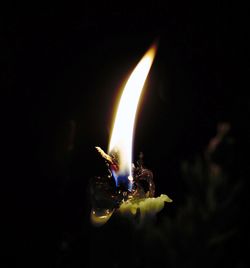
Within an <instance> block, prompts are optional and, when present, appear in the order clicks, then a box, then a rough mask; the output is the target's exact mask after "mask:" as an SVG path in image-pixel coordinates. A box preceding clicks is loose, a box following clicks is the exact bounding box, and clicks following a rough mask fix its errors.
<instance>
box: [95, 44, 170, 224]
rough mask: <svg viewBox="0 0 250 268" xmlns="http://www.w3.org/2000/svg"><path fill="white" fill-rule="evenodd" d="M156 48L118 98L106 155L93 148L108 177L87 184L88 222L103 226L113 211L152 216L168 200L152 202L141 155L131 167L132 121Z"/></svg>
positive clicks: (152, 188) (150, 182)
mask: <svg viewBox="0 0 250 268" xmlns="http://www.w3.org/2000/svg"><path fill="white" fill-rule="evenodd" d="M156 50H157V46H156V44H154V45H152V46H151V47H150V48H149V50H148V51H147V52H146V54H145V55H144V56H143V58H142V59H141V60H140V62H139V63H138V64H137V66H136V67H135V69H134V70H133V72H132V74H131V75H130V77H129V79H128V81H127V83H126V85H125V87H124V89H123V92H122V95H121V98H120V102H119V105H118V109H117V112H116V117H115V121H114V126H113V130H112V135H111V139H110V144H109V149H108V154H107V153H105V152H104V151H103V150H102V149H101V148H100V147H96V149H97V151H98V152H99V153H100V155H101V156H102V157H103V158H104V159H105V161H106V163H107V166H108V169H109V175H108V176H106V177H96V178H94V180H92V181H91V198H92V205H93V208H92V211H91V222H92V223H93V224H94V225H96V226H99V225H102V224H104V223H106V222H107V221H108V220H109V218H110V217H111V216H112V214H113V212H114V211H115V210H117V211H119V212H120V213H122V214H126V215H130V216H134V215H136V214H138V213H140V215H141V218H145V217H146V215H148V216H152V215H155V214H156V213H157V212H158V211H160V210H161V209H162V208H163V207H164V203H165V202H171V201H172V200H171V199H170V198H169V197H167V196H166V195H161V196H160V197H157V198H154V194H155V184H154V181H153V173H152V172H151V171H150V170H148V169H146V168H144V167H143V162H142V155H141V156H140V159H139V161H138V162H137V165H136V166H135V165H134V164H133V163H132V147H133V132H134V121H135V118H136V111H137V107H138V103H139V100H140V96H141V93H142V90H143V87H144V84H145V81H146V79H147V76H148V73H149V71H150V68H151V66H152V64H153V61H154V58H155V54H156Z"/></svg>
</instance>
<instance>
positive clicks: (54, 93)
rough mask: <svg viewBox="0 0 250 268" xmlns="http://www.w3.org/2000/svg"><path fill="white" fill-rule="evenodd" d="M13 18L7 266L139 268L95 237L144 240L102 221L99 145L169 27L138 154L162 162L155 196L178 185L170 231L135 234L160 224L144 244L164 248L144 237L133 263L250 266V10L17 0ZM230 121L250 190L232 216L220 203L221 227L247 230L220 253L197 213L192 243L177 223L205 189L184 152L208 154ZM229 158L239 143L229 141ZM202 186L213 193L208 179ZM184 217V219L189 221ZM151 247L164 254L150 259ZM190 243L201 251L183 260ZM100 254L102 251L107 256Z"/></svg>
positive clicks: (143, 112)
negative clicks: (98, 218) (95, 196)
mask: <svg viewBox="0 0 250 268" xmlns="http://www.w3.org/2000/svg"><path fill="white" fill-rule="evenodd" d="M4 15H5V16H4V17H6V19H4V21H3V22H4V23H3V26H4V27H3V28H2V29H3V30H2V35H1V36H2V38H1V39H2V44H3V49H2V53H1V54H2V62H3V63H4V67H5V68H4V71H3V72H2V78H3V81H4V88H5V87H6V88H7V90H6V92H7V96H8V100H9V102H7V103H8V104H7V105H6V109H5V111H4V117H5V118H6V119H7V120H5V121H6V123H5V121H4V123H2V127H3V132H4V133H6V134H7V135H6V136H7V140H6V139H4V140H3V145H4V146H3V147H7V149H6V152H5V151H4V154H5V155H4V158H5V159H6V160H7V164H6V165H5V167H6V171H7V172H6V174H7V176H5V175H4V176H3V178H2V181H3V187H2V196H3V197H4V202H3V204H5V205H4V207H5V208H4V212H6V213H4V214H3V215H4V216H3V219H4V223H5V222H6V228H3V236H4V237H6V239H4V240H3V241H4V242H3V244H4V248H5V249H6V254H5V253H4V256H5V258H4V259H3V262H4V265H6V267H10V266H11V265H13V264H14V265H16V266H19V264H20V263H25V264H31V265H32V266H33V267H40V266H41V267H84V266H87V267H88V266H89V267H95V266H96V265H100V264H102V263H103V262H106V261H107V262H109V263H110V266H111V267H120V266H121V267H123V266H122V265H124V266H125V264H126V265H127V262H128V260H127V259H128V258H130V257H129V254H128V252H124V254H121V256H122V257H117V258H115V257H114V255H116V254H117V252H114V253H113V254H112V252H110V251H108V250H107V249H106V250H103V252H105V254H106V255H105V254H104V253H103V252H101V251H102V250H101V249H99V247H97V248H98V249H97V248H96V247H95V245H93V244H94V243H95V242H96V243H104V248H105V247H106V246H105V244H107V245H108V244H110V243H111V242H110V241H113V239H114V237H116V238H117V236H118V237H119V236H120V240H119V239H117V240H115V243H116V244H115V248H119V245H120V244H121V250H118V249H117V251H119V252H120V251H125V249H126V248H127V245H129V244H130V243H133V242H134V243H135V241H134V240H133V238H131V240H130V241H128V239H129V238H124V237H123V234H122V231H124V228H125V231H124V232H125V233H126V231H127V232H128V233H130V231H131V230H127V229H126V228H127V227H124V226H120V227H119V224H118V225H116V224H117V223H115V225H114V226H115V228H117V229H116V232H117V233H114V231H113V230H112V224H113V223H112V222H111V223H110V225H109V227H104V229H98V230H97V229H95V228H93V227H91V226H90V223H89V209H90V204H89V199H88V194H87V189H88V181H89V178H90V177H93V176H95V175H101V174H102V173H103V172H105V166H104V164H103V163H102V160H101V159H100V157H99V155H98V154H97V153H96V151H95V149H94V146H97V145H98V146H101V147H102V148H103V149H106V148H107V146H108V140H109V131H110V124H111V119H112V113H113V105H114V103H115V100H116V99H115V98H116V94H117V89H119V86H120V85H121V83H122V82H123V81H124V79H125V78H126V77H127V76H128V74H129V72H130V71H131V70H132V69H133V68H134V66H135V65H136V63H137V62H138V61H139V60H140V58H141V57H142V55H143V54H144V53H145V51H146V50H147V49H148V47H149V46H150V45H151V43H152V42H153V41H154V40H155V39H157V38H158V39H159V48H158V52H157V56H156V58H155V62H154V65H153V67H152V69H151V72H150V74H149V79H148V82H147V87H146V89H145V94H144V97H143V101H142V103H141V106H140V110H139V114H138V120H137V125H136V132H135V139H134V157H135V158H137V156H138V155H139V153H140V152H141V151H142V152H143V153H144V161H145V165H146V166H147V167H148V168H150V169H151V170H152V171H153V172H154V176H155V183H156V193H157V195H159V194H161V193H166V194H168V195H169V196H170V197H171V198H172V199H173V200H174V203H173V204H171V205H168V208H166V210H164V211H163V213H162V214H161V216H160V220H159V221H160V223H158V224H159V225H157V226H158V227H157V228H158V229H157V232H159V234H161V232H162V235H159V237H161V240H159V239H158V240H159V241H160V242H159V241H158V240H157V238H156V237H157V236H156V237H155V236H154V235H155V233H156V231H155V229H154V228H153V227H152V229H147V230H146V231H145V230H144V231H143V230H142V231H141V233H140V234H139V237H140V238H138V237H137V238H138V239H137V243H139V248H140V239H141V241H144V240H143V239H144V237H145V236H147V237H148V234H149V233H150V232H151V231H152V237H153V238H152V239H153V240H152V241H154V242H152V241H151V240H150V239H151V238H150V237H149V238H148V240H147V241H146V242H145V241H144V242H145V244H146V245H147V243H148V245H152V244H153V245H154V243H156V247H155V248H157V247H158V246H157V245H158V242H159V243H160V245H161V246H159V248H160V249H161V251H160V252H161V253H160V254H159V255H157V254H158V253H155V254H154V253H152V252H157V250H155V249H149V248H150V247H147V246H146V247H145V248H144V247H143V250H138V249H137V250H138V253H137V257H138V258H137V260H136V261H135V262H136V264H135V262H133V261H132V260H131V262H132V263H133V265H134V266H135V267H152V265H158V264H159V265H161V266H170V267H178V266H180V265H184V264H187V263H188V264H187V265H188V266H192V267H196V266H197V267H200V266H201V265H202V266H205V265H206V263H208V262H207V261H208V260H211V259H213V260H214V262H213V265H221V264H225V263H226V264H231V265H232V267H246V263H247V253H246V252H247V251H246V247H245V246H243V245H244V243H245V242H247V238H248V228H247V220H246V219H247V213H248V208H249V207H248V204H247V202H246V200H247V187H246V185H247V179H248V173H247V169H248V158H246V157H244V155H245V153H247V152H248V150H247V149H246V148H247V144H248V142H249V138H248V137H249V132H248V125H249V98H248V92H247V91H248V86H247V85H248V84H247V80H246V79H245V78H244V77H245V75H246V74H247V71H248V70H249V67H247V62H248V51H247V49H246V48H247V45H248V44H249V37H248V29H247V25H248V24H247V12H246V9H245V8H244V7H240V6H234V5H230V4H227V5H223V4H222V3H220V2H217V3H216V4H208V5H205V4H204V5H199V6H197V5H194V4H191V3H186V4H184V5H183V4H182V5H177V4H176V5H173V4H171V3H170V2H166V3H165V5H163V4H157V3H153V2H152V3H148V4H144V5H143V6H139V7H135V6H134V5H132V4H129V3H125V2H124V3H123V7H121V6H118V5H116V6H115V5H113V4H108V3H105V4H95V5H94V4H92V5H91V4H89V3H87V2H85V3H84V4H82V6H73V4H72V5H70V6H69V5H63V4H61V5H60V6H53V5H50V6H45V5H41V6H38V5H36V6H25V5H22V6H18V7H17V14H14V13H13V12H12V11H11V10H9V11H8V12H6V14H4ZM14 88H17V90H14ZM4 107H5V105H4ZM5 115H7V116H5ZM219 122H229V123H230V124H231V132H230V133H231V134H230V135H231V136H232V137H233V139H234V141H236V142H235V145H234V149H233V152H232V151H230V152H231V154H232V159H233V160H232V162H230V165H229V166H230V168H229V169H226V172H227V173H229V174H230V175H229V177H230V178H231V181H230V186H229V188H230V187H231V188H232V189H234V185H235V184H237V182H240V183H241V185H243V187H242V188H241V190H240V193H238V195H237V196H236V197H233V198H232V200H233V203H234V204H236V208H235V210H234V211H237V212H235V214H234V212H232V213H231V214H230V213H229V219H228V218H226V217H225V218H224V216H223V212H224V210H222V211H221V212H219V214H220V215H221V216H220V217H219V219H220V220H219V222H220V226H224V225H226V223H227V222H228V221H230V222H233V223H232V225H233V226H232V229H233V230H237V232H236V233H237V234H236V235H235V236H233V238H230V239H231V240H230V241H229V242H228V243H229V245H230V246H228V248H227V249H225V248H224V247H223V246H221V245H220V246H221V248H220V247H219V250H218V252H217V251H216V252H217V255H216V256H215V255H211V256H210V255H209V253H208V252H207V251H206V250H204V251H202V250H201V247H199V243H198V246H197V244H195V241H196V240H197V239H198V237H200V234H201V233H203V232H205V231H204V230H203V229H202V228H201V229H199V226H200V225H199V224H198V227H197V225H196V226H194V227H193V228H198V230H199V233H196V232H195V231H194V232H192V234H191V236H190V237H191V238H192V239H191V240H186V241H185V243H186V244H185V246H182V245H179V244H178V241H180V240H181V239H182V237H185V234H180V232H179V231H176V227H173V226H176V224H174V223H175V221H177V218H178V213H179V212H178V211H179V208H180V207H184V208H185V202H186V198H187V197H188V196H191V197H192V196H193V195H194V193H193V192H192V191H191V190H190V189H192V188H195V187H196V186H195V185H194V186H191V187H190V186H189V187H190V188H188V187H187V186H186V184H185V182H184V179H182V174H181V163H183V161H184V160H187V161H191V162H192V161H193V159H194V158H195V156H196V155H203V152H204V150H205V148H206V146H207V144H208V142H209V140H210V139H211V138H212V137H214V136H215V134H216V127H217V124H218V123H219ZM7 141H10V142H7ZM223 155H224V156H225V155H227V151H226V152H223V151H222V158H223ZM230 159H231V158H230ZM3 174H4V173H3ZM191 180H192V178H191ZM201 185H202V183H201ZM201 188H202V189H203V190H204V188H205V185H204V187H202V186H201ZM231 188H230V189H231ZM225 195H227V193H226V194H225ZM197 202H198V203H199V197H197ZM228 210H229V211H230V208H229V209H228ZM228 210H227V211H228ZM161 217H162V218H161ZM193 218H199V213H198V212H196V210H194V213H193V214H192V216H190V217H189V219H193ZM161 219H163V220H162V222H161ZM168 221H170V222H171V221H172V225H171V224H169V225H168V224H167V223H166V225H167V226H168V227H167V228H165V229H164V224H165V222H168ZM163 222H164V224H163ZM186 223H187V221H186V220H183V219H182V218H181V217H180V219H179V222H178V224H179V225H178V226H180V227H179V228H180V229H182V227H183V228H184V226H185V225H186ZM191 225H192V224H191ZM208 225H209V226H210V227H211V226H216V223H215V224H211V225H210V223H208ZM110 226H111V227H110ZM105 228H106V229H105ZM119 228H120V230H121V231H120V232H119ZM131 228H132V227H131ZM161 228H163V229H164V230H165V231H164V232H166V233H167V234H170V233H172V237H171V241H170V242H169V243H167V244H164V243H165V242H164V241H165V240H166V241H167V240H168V235H166V237H165V236H164V235H163V233H164V232H163V231H162V229H161ZM211 228H212V227H211ZM215 228H216V227H215ZM132 229H133V228H132ZM166 230H168V231H166ZM133 232H134V230H133ZM143 232H145V235H144V233H143ZM183 232H184V231H183ZM197 232H198V231H197ZM146 234H147V235H146ZM164 234H165V233H164ZM135 237H136V234H135ZM190 237H189V238H190ZM104 238H105V239H104ZM98 239H100V241H104V242H100V241H99V240H98ZM124 239H125V240H124ZM206 239H207V238H204V241H205V242H206ZM131 241H132V242H131ZM138 241H139V242H138ZM204 241H203V242H204ZM144 242H142V243H144ZM203 242H201V243H203ZM223 243H224V242H223ZM226 243H227V242H226ZM136 245H137V244H136ZM172 245H173V246H172ZM194 245H196V247H194ZM223 245H224V244H223ZM107 248H108V249H112V247H111V246H107ZM132 248H134V250H136V248H135V246H134V247H132ZM192 248H194V251H195V252H193V251H192ZM183 249H184V250H183ZM147 252H151V253H152V258H151V259H150V260H149V261H148V260H147V258H146V257H145V256H147ZM190 252H192V254H193V255H194V256H193V255H192V256H193V257H192V258H188V257H187V258H186V257H184V256H186V255H189V253H190ZM204 252H205V253H204ZM171 254H172V255H171ZM135 255H136V254H135V253H134V254H133V256H135ZM149 255H150V254H149ZM93 256H94V257H93ZM116 256H117V255H116ZM119 256H120V255H119ZM142 256H143V257H142ZM150 256H151V255H150ZM155 256H156V257H155ZM162 256H167V257H166V258H165V257H164V258H163V257H162ZM171 256H175V257H174V258H172V257H171ZM93 258H94V259H95V258H97V259H98V258H100V260H99V261H100V262H98V261H93ZM102 258H103V259H105V260H103V259H102ZM119 258H120V259H119ZM123 258H124V260H123ZM182 258H183V262H182V261H181V260H182ZM113 259H115V260H116V259H118V261H117V260H116V261H114V262H113V261H112V260H113ZM121 259H122V261H121ZM170 259H171V261H169V260H170ZM156 260H157V261H156ZM177 260H178V261H177ZM186 260H188V261H186ZM151 262H152V263H151ZM157 262H158V264H157ZM203 262H204V263H203ZM128 265H129V264H128ZM146 265H148V266H146ZM130 266H131V265H130Z"/></svg>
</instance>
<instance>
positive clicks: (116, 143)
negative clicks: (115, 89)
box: [108, 45, 157, 179]
mask: <svg viewBox="0 0 250 268" xmlns="http://www.w3.org/2000/svg"><path fill="white" fill-rule="evenodd" d="M156 50H157V47H156V45H153V46H152V47H150V48H149V50H148V51H147V52H146V54H145V55H144V56H143V58H142V59H141V61H140V62H139V63H138V64H137V66H136V67H135V69H134V71H133V72H132V74H131V75H130V77H129V79H128V81H127V83H126V85H125V87H124V89H123V93H122V96H121V99H120V102H119V106H118V110H117V113H116V118H115V123H114V127H113V131H112V135H111V139H110V144H109V149H108V153H116V154H117V155H118V158H119V171H118V174H117V175H120V174H128V175H129V178H130V179H131V178H132V140H133V128H134V121H135V117H136V110H137V106H138V102H139V99H140V96H141V93H142V89H143V86H144V83H145V81H146V78H147V75H148V73H149V70H150V68H151V65H152V63H153V60H154V57H155V54H156Z"/></svg>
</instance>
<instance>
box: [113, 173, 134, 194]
mask: <svg viewBox="0 0 250 268" xmlns="http://www.w3.org/2000/svg"><path fill="white" fill-rule="evenodd" d="M112 175H113V177H114V179H115V185H116V187H119V186H123V187H125V188H126V189H128V191H130V192H131V191H132V188H133V183H132V181H130V180H129V179H128V177H129V174H120V175H117V174H116V173H115V172H114V171H112Z"/></svg>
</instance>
